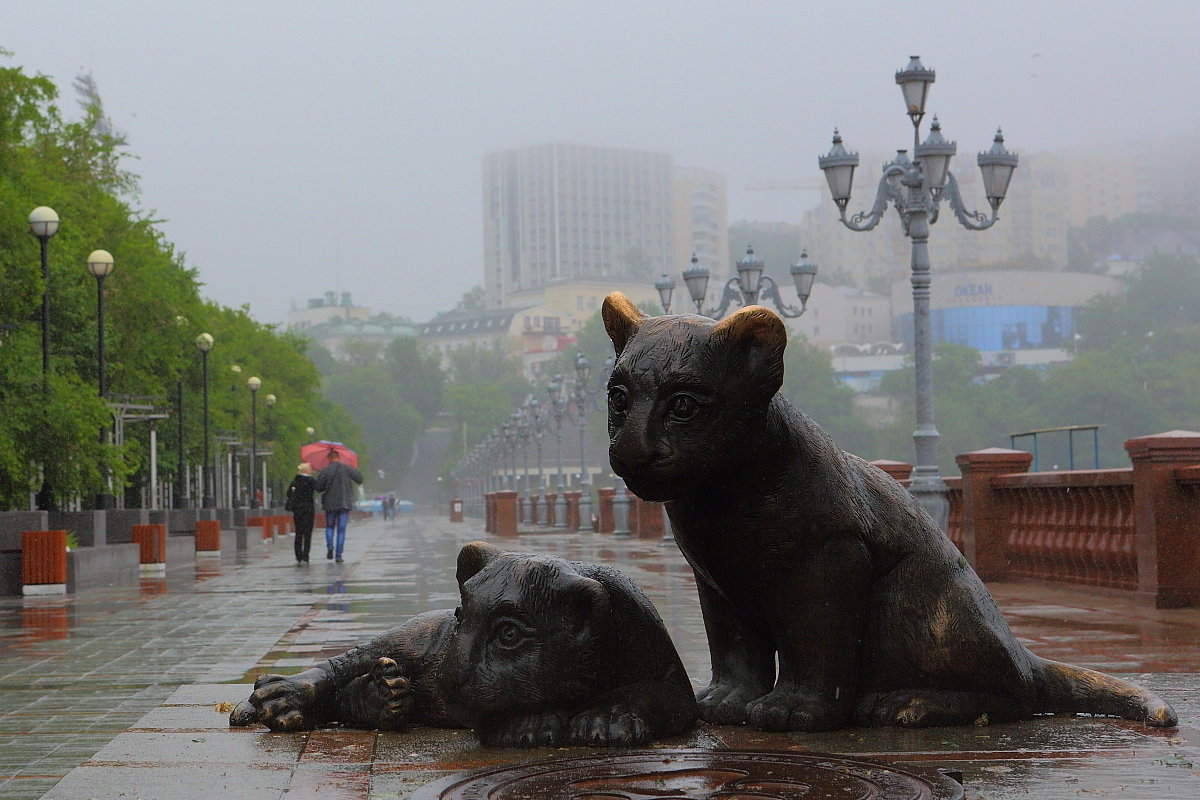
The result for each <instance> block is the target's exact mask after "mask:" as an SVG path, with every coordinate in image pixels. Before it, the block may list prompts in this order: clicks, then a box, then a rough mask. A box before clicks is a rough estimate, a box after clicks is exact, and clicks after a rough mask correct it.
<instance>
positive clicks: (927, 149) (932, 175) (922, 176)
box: [818, 56, 1017, 530]
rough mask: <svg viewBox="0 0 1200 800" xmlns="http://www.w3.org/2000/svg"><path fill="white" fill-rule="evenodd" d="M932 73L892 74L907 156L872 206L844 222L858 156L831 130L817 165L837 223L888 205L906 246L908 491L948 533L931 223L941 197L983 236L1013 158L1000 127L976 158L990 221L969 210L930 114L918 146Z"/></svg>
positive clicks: (913, 65)
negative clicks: (912, 397)
mask: <svg viewBox="0 0 1200 800" xmlns="http://www.w3.org/2000/svg"><path fill="white" fill-rule="evenodd" d="M934 78H935V74H934V71H933V70H931V69H926V68H925V67H924V66H923V65H922V64H921V60H920V58H918V57H917V56H913V57H912V60H911V61H909V63H908V66H907V67H905V68H904V69H903V70H900V71H899V72H897V73H896V83H897V84H898V85H899V86H900V89H901V91H902V92H903V94H904V104H905V107H906V110H907V113H908V116H909V119H910V120H912V125H913V155H914V158H913V159H912V160H911V161H910V160H909V158H908V153H907V151H905V150H900V151H897V154H896V158H894V159H893V160H892V161H891V162H889V163H888V164H886V165H885V166H884V168H883V176H882V177H881V178H880V180H879V186H878V188H877V190H876V195H875V204H874V205H873V206H872V207H871V210H870V211H868V212H865V213H864V212H861V211H860V212H858V213H856V214H854V215H852V216H850V217H849V218H847V217H846V206H847V205H849V203H850V193H851V187H852V185H853V181H854V170H855V168H856V167H857V166H858V154H857V153H851V152H849V151H847V150H846V148H845V147H844V146H843V144H842V137H841V135H840V134H839V133H838V131H837V130H834V132H833V147H832V148H831V149H830V151H829V153H828V154H827V155H824V156H821V157H820V158H819V159H818V163H819V165H820V167H821V169H822V170H823V171H824V173H825V179H826V181H827V182H828V184H829V193H830V194H831V195H832V196H833V202H834V203H835V204H836V205H837V208H838V215H839V217H840V219H841V221H842V224H843V225H845V226H846V227H847V228H849V229H850V230H853V231H869V230H871V229H872V228H874V227H875V226H876V225H878V224H879V221H880V220H881V219H883V216H884V213H885V212H886V211H887V207H888V205H889V204H891V205H892V206H893V207H894V208H895V209H896V213H897V214H898V215H899V216H900V221H901V223H902V224H903V227H904V234H905V235H906V236H908V238H909V239H910V240H911V242H912V287H913V350H914V359H915V366H916V402H917V428H916V430H915V431H914V433H913V442H914V444H915V445H916V451H917V456H916V461H917V463H916V466H915V467H914V468H913V473H912V481H911V484H910V491H911V492H912V493H913V495H914V496H915V497H916V498H917V499H918V500H919V501H920V502H921V504H922V506H924V508H925V510H926V511H928V512H929V514H930V516H932V517H933V520H934V521H935V522H936V523H937V524H938V526H939V527H940V528H941V529H942V530H945V529H946V521H947V516H948V511H949V503H948V501H947V499H946V485H945V483H944V482H943V481H942V479H941V477H940V476H939V474H938V465H937V442H938V432H937V428H936V427H935V426H934V422H933V359H932V351H931V332H930V313H929V293H930V284H931V279H930V274H929V271H930V264H929V226H930V225H932V224H933V223H935V222H936V221H937V219H938V209H939V206H940V204H941V201H942V200H945V201H947V202H948V203H949V204H950V208H951V210H952V211H953V212H954V216H955V218H956V219H957V220H958V222H959V224H961V225H962V226H963V227H964V228H967V229H968V230H973V231H982V230H986V229H987V228H990V227H991V226H992V225H994V224H995V223H996V220H997V218H998V217H997V212H998V211H999V209H1000V204H1001V203H1002V202H1003V201H1004V196H1005V194H1006V193H1007V191H1008V184H1009V181H1010V180H1011V179H1012V174H1013V170H1015V169H1016V168H1017V156H1015V155H1014V154H1012V153H1010V152H1008V151H1007V150H1005V149H1004V137H1003V135H1002V134H1001V132H1000V131H999V130H997V131H996V138H995V140H994V142H993V144H992V148H991V149H990V150H988V151H986V152H983V153H980V154H979V156H978V158H977V159H976V163H977V164H978V165H979V169H980V171H981V172H982V174H983V185H984V193H985V194H986V196H987V199H988V204H989V205H990V206H991V208H992V213H991V216H990V217H989V216H987V215H985V214H983V213H981V212H978V211H970V210H968V209H967V208H966V206H965V205H964V203H963V200H962V196H961V195H960V194H959V191H958V181H956V180H955V178H954V173H953V172H951V171H950V169H949V166H950V159H951V158H952V157H953V156H954V154H955V152H956V150H957V147H956V146H955V144H954V143H953V142H949V141H946V139H945V138H944V137H943V136H942V130H941V125H940V124H939V123H938V121H937V117H934V119H933V124H932V125H931V126H930V131H929V136H928V137H927V138H926V140H925V141H924V142H921V141H920V126H921V120H922V118H923V117H924V116H925V103H926V100H927V99H928V97H929V87H930V86H931V85H932V84H933V82H934Z"/></svg>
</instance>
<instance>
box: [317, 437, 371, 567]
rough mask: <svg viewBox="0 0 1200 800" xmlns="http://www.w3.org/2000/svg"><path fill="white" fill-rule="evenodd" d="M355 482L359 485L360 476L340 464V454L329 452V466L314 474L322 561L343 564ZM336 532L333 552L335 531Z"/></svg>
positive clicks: (349, 467) (330, 450)
mask: <svg viewBox="0 0 1200 800" xmlns="http://www.w3.org/2000/svg"><path fill="white" fill-rule="evenodd" d="M351 481H353V482H354V483H362V482H363V478H362V473H361V472H359V471H358V470H357V469H355V468H354V467H351V466H349V465H347V464H343V463H342V456H341V454H340V453H339V452H338V451H337V450H335V449H333V448H330V449H329V463H328V464H327V465H326V466H325V468H324V469H323V470H321V474H319V475H317V491H318V492H321V508H323V509H325V558H333V557H334V556H335V555H336V556H337V563H339V564H340V563H342V549H343V548H344V547H345V545H346V522H347V521H348V520H349V519H350V509H352V508H354V487H353V486H351ZM335 530H336V531H337V540H336V551H335V549H334V548H335V541H334V531H335Z"/></svg>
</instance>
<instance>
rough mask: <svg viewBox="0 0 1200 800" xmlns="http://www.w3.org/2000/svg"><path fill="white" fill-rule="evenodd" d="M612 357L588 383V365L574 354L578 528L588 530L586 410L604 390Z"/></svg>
mask: <svg viewBox="0 0 1200 800" xmlns="http://www.w3.org/2000/svg"><path fill="white" fill-rule="evenodd" d="M612 370H613V358H612V357H611V356H610V357H609V358H608V359H607V360H606V361H605V362H604V373H603V374H602V375H600V376H599V380H598V381H597V382H596V384H595V385H592V383H591V381H590V378H591V375H592V365H591V363H590V362H589V361H588V359H587V356H585V355H584V354H583V353H576V355H575V411H576V414H577V415H578V417H579V420H578V422H579V465H580V466H579V490H580V494H579V529H580V530H590V529H591V524H592V491H591V486H592V483H591V481H590V480H589V479H588V463H587V462H588V459H587V420H588V412H589V411H591V410H592V408H593V407H594V406H595V405H596V395H597V394H599V392H600V390H601V389H604V390H607V389H608V376H609V375H611V374H612Z"/></svg>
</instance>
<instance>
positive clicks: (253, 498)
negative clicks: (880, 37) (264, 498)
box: [246, 375, 262, 508]
mask: <svg viewBox="0 0 1200 800" xmlns="http://www.w3.org/2000/svg"><path fill="white" fill-rule="evenodd" d="M246 386H248V387H249V388H250V507H251V508H258V507H259V502H258V486H257V483H258V473H257V469H256V467H257V462H258V390H259V388H260V387H261V386H262V381H261V380H260V379H259V378H257V377H255V376H253V375H252V376H250V377H249V378H248V379H246Z"/></svg>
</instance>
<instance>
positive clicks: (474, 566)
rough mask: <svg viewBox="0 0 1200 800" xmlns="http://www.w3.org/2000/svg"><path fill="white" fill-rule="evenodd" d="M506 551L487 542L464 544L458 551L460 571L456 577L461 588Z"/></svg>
mask: <svg viewBox="0 0 1200 800" xmlns="http://www.w3.org/2000/svg"><path fill="white" fill-rule="evenodd" d="M502 555H504V551H503V550H501V549H500V548H499V547H496V546H494V545H490V544H488V543H487V542H470V543H468V544H464V545H463V548H462V550H459V551H458V570H457V571H456V572H455V577H456V578H457V579H458V585H459V586H460V587H461V586H462V585H463V584H464V583H466V582H467V581H469V580H470V579H471V578H474V577H475V576H476V575H478V574H479V571H480V570H482V569H483V568H484V567H486V566H487V565H488V564H490V563H491V562H493V561H495V560H496V559H497V558H499V557H500V556H502Z"/></svg>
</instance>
